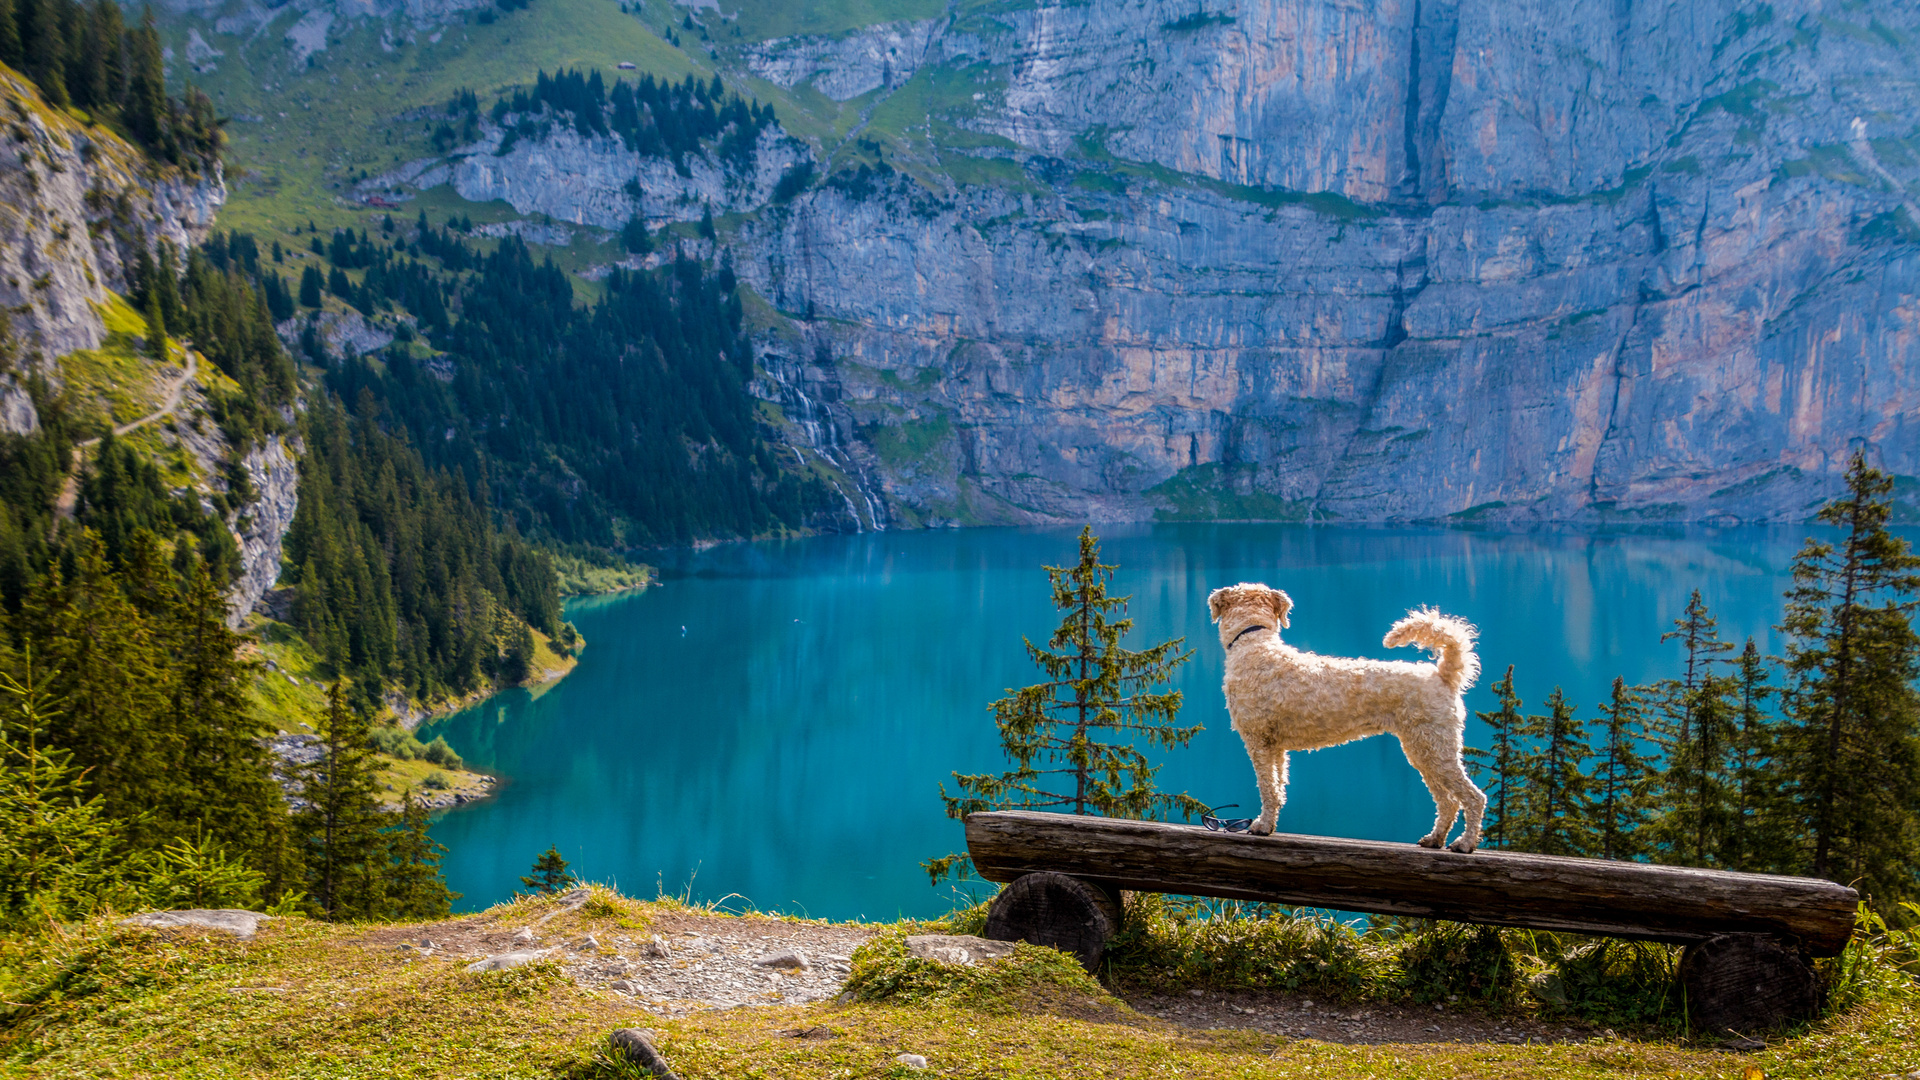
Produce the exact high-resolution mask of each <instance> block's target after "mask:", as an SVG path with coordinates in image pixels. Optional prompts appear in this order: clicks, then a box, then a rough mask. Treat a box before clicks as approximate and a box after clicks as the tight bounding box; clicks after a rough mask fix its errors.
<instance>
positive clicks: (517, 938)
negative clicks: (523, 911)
mask: <svg viewBox="0 0 1920 1080" xmlns="http://www.w3.org/2000/svg"><path fill="white" fill-rule="evenodd" d="M513 943H514V944H515V945H531V944H533V928H532V927H530V926H523V927H521V928H520V929H518V930H516V931H514V934H513Z"/></svg>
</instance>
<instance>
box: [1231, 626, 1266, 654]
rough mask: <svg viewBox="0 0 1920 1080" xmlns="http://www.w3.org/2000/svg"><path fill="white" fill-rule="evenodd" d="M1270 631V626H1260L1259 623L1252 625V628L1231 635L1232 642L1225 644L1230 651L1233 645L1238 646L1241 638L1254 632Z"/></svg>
mask: <svg viewBox="0 0 1920 1080" xmlns="http://www.w3.org/2000/svg"><path fill="white" fill-rule="evenodd" d="M1271 629H1273V627H1271V626H1261V625H1260V624H1259V623H1254V624H1253V625H1252V626H1249V627H1247V628H1246V629H1245V630H1242V631H1240V632H1239V633H1237V634H1235V635H1233V640H1232V641H1229V642H1227V648H1229V649H1231V648H1233V647H1234V646H1235V645H1238V644H1240V639H1241V638H1243V637H1246V636H1247V635H1248V634H1251V633H1253V632H1254V631H1255V630H1271Z"/></svg>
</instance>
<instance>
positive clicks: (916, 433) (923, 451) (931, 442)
mask: <svg viewBox="0 0 1920 1080" xmlns="http://www.w3.org/2000/svg"><path fill="white" fill-rule="evenodd" d="M952 436H953V420H952V418H951V417H949V416H948V415H947V414H946V413H941V414H939V415H938V416H935V417H932V418H930V419H924V420H909V421H907V422H906V423H904V424H897V425H891V424H882V425H879V426H876V427H874V428H872V429H870V430H869V431H868V432H867V439H868V441H869V442H870V443H872V444H873V451H874V453H876V454H878V455H880V460H881V461H884V462H886V463H887V464H888V465H890V466H893V467H895V468H899V467H900V466H903V465H909V464H912V463H914V462H918V461H924V460H926V459H927V458H929V457H931V456H932V455H933V454H934V453H935V452H936V451H938V450H939V449H940V448H941V447H942V446H944V445H946V443H947V441H948V440H949V439H950V438H951V437H952Z"/></svg>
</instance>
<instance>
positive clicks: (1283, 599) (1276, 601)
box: [1267, 589, 1293, 629]
mask: <svg viewBox="0 0 1920 1080" xmlns="http://www.w3.org/2000/svg"><path fill="white" fill-rule="evenodd" d="M1267 600H1268V602H1269V603H1271V604H1273V618H1274V621H1275V622H1278V623H1279V624H1280V626H1281V627H1282V628H1283V629H1284V628H1285V627H1287V626H1291V625H1292V624H1291V623H1289V622H1287V612H1289V611H1292V610H1293V597H1291V596H1288V595H1287V594H1286V593H1283V592H1281V591H1280V590H1279V589H1268V590H1267Z"/></svg>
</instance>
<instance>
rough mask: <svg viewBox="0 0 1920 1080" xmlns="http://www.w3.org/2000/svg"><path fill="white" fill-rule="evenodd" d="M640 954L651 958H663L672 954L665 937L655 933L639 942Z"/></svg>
mask: <svg viewBox="0 0 1920 1080" xmlns="http://www.w3.org/2000/svg"><path fill="white" fill-rule="evenodd" d="M640 955H641V956H645V957H647V958H649V959H653V960H665V959H666V958H667V957H669V956H672V955H673V950H672V949H670V948H668V947H667V939H666V938H663V937H661V936H660V935H659V934H655V935H653V936H652V937H650V938H648V939H647V940H645V941H643V942H641V943H640Z"/></svg>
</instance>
